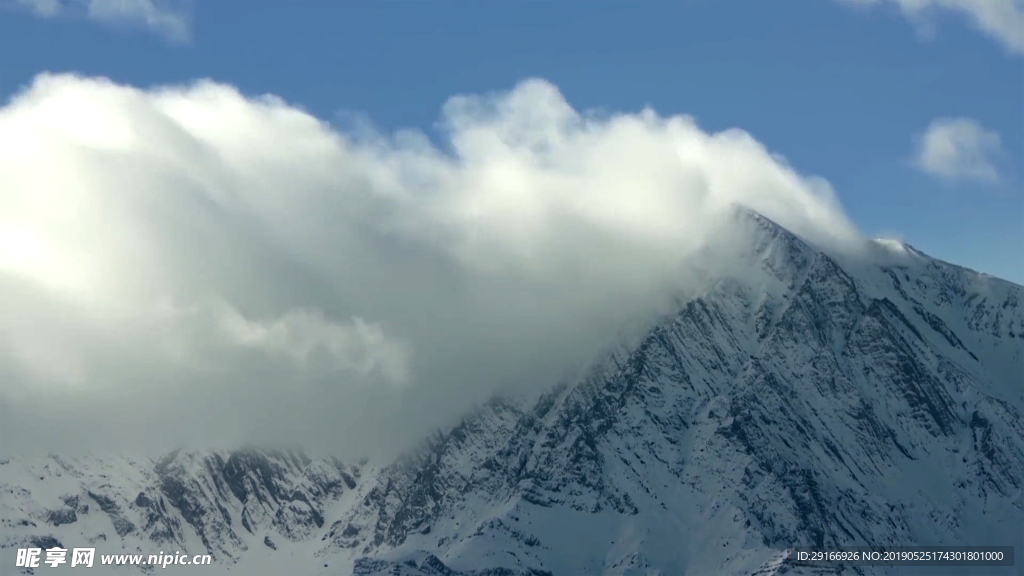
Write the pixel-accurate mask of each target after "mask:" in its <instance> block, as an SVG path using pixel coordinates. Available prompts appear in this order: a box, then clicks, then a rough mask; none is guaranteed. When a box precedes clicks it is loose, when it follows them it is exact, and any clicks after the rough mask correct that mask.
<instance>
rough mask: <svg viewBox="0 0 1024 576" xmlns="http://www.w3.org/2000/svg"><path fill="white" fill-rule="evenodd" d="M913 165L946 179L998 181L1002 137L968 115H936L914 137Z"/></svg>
mask: <svg viewBox="0 0 1024 576" xmlns="http://www.w3.org/2000/svg"><path fill="white" fill-rule="evenodd" d="M914 140H915V143H916V147H917V149H916V151H915V153H914V165H915V166H916V167H917V168H918V169H919V170H921V171H922V172H924V173H926V174H929V175H931V176H934V177H936V178H940V179H943V180H949V181H963V180H973V181H977V182H985V183H995V182H998V181H999V169H998V168H997V161H998V160H999V158H1000V157H1001V156H1002V155H1003V149H1002V138H1000V136H999V133H998V132H996V131H994V130H988V129H986V128H985V127H983V126H982V125H981V124H979V123H978V122H977V121H976V120H973V119H971V118H937V119H935V120H933V121H932V122H931V123H930V124H929V125H928V127H927V128H926V129H925V130H924V132H922V133H921V134H918V135H916V136H915V137H914Z"/></svg>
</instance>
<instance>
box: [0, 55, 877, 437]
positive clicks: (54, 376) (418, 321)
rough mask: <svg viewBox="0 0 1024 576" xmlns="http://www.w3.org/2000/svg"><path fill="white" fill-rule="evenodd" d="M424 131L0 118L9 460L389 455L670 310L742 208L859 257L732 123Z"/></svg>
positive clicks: (464, 99)
mask: <svg viewBox="0 0 1024 576" xmlns="http://www.w3.org/2000/svg"><path fill="white" fill-rule="evenodd" d="M441 124H442V125H443V126H444V128H443V130H442V131H441V132H440V133H439V135H440V137H441V139H442V141H443V147H438V146H436V145H435V144H433V143H431V142H430V141H429V140H428V138H427V137H426V135H424V134H422V133H420V132H417V131H411V130H407V131H399V132H397V133H395V134H380V133H376V132H374V131H372V130H371V131H368V132H366V131H364V132H362V133H360V134H358V135H356V134H349V133H344V132H339V131H338V130H336V129H335V128H333V127H331V126H330V125H328V124H326V123H324V122H323V121H321V120H319V119H317V118H315V117H313V116H310V115H308V114H306V113H305V112H302V111H301V110H299V109H297V108H294V107H291V106H289V105H288V104H286V103H285V102H283V101H281V100H280V99H278V98H274V97H269V96H266V97H258V98H250V97H246V96H244V95H242V94H240V93H239V92H238V91H237V90H235V89H234V88H233V87H231V86H227V85H223V84H216V83H213V82H199V83H197V84H194V85H191V86H186V87H169V88H159V89H152V90H141V89H137V88H133V87H130V86H123V85H117V84H114V83H112V82H110V81H107V80H104V79H96V78H81V77H76V76H70V75H42V76H40V77H38V78H37V79H36V80H35V82H34V83H33V84H32V86H31V87H29V88H28V89H27V90H26V91H24V92H23V93H21V94H20V95H18V96H16V97H15V98H14V99H13V100H12V101H11V102H10V103H9V104H7V105H6V106H4V108H3V109H2V110H0V292H2V293H3V294H4V295H5V296H4V298H3V299H2V300H0V380H3V381H4V382H5V384H4V386H3V387H2V388H0V395H2V397H0V400H2V401H0V409H2V410H3V414H0V426H2V427H3V434H2V436H3V437H4V445H5V448H12V449H14V448H18V447H20V446H23V445H24V443H25V442H31V443H37V444H42V445H46V444H47V442H50V444H51V445H58V446H64V447H65V448H66V447H68V446H69V443H70V445H74V443H75V442H76V441H79V442H83V443H84V446H83V447H88V446H90V445H92V446H95V445H108V446H109V445H110V443H111V442H114V441H115V439H119V440H120V441H122V442H123V441H126V440H142V439H149V440H153V439H158V440H160V441H163V442H170V443H172V444H175V443H178V442H184V443H190V444H204V443H223V444H224V445H234V444H237V443H240V442H243V441H245V442H251V443H261V442H275V443H288V442H294V443H297V444H301V445H304V446H308V447H311V448H315V447H316V446H324V445H330V446H331V448H332V450H334V451H342V452H345V451H346V450H347V451H352V450H359V451H366V450H371V449H373V448H374V446H372V445H370V444H372V443H378V444H383V445H388V446H396V445H400V444H401V443H402V441H403V440H406V441H407V440H408V439H410V438H421V437H422V435H423V434H424V433H425V432H426V431H428V430H430V429H431V428H432V427H433V426H438V425H441V424H443V423H444V422H445V420H446V418H450V417H454V416H455V415H458V414H461V413H462V412H464V411H465V410H466V409H468V408H470V407H471V406H472V404H473V403H476V402H481V401H484V400H486V399H488V397H490V396H491V394H492V393H493V392H494V391H495V390H498V389H502V388H506V387H509V386H512V387H522V386H526V387H527V388H530V387H538V386H539V387H544V386H547V385H551V384H553V383H554V381H557V380H558V379H560V378H562V377H566V376H568V375H569V374H570V373H571V372H572V371H574V370H577V369H579V368H581V367H583V366H584V365H586V364H587V363H588V361H589V360H591V358H593V356H594V355H595V354H597V353H598V352H599V350H600V349H601V347H603V346H605V345H607V344H608V343H609V339H610V338H611V337H613V336H615V335H616V334H621V330H622V329H623V328H624V327H631V326H632V327H637V326H643V325H644V324H646V323H648V322H650V321H652V320H653V319H654V318H655V317H656V315H657V314H659V313H660V312H664V311H668V310H670V309H672V307H673V306H677V305H678V301H677V300H676V299H677V298H679V297H681V295H682V292H681V291H683V292H685V290H687V289H688V288H687V287H688V286H691V285H693V284H694V281H695V279H696V278H699V277H700V273H701V272H702V271H704V272H705V273H707V274H712V272H711V271H709V270H708V268H714V270H715V273H714V274H713V275H715V276H717V275H718V273H717V272H718V271H719V268H718V267H720V266H723V265H725V262H727V259H724V258H714V259H711V258H702V257H700V254H702V250H704V249H705V248H707V247H708V246H709V245H714V246H718V247H723V246H726V245H728V244H729V240H730V238H734V236H733V234H734V232H735V231H734V230H733V229H732V228H730V225H729V223H730V222H734V220H731V219H730V218H731V216H730V215H731V214H732V207H733V206H734V205H735V204H737V203H738V204H742V205H745V206H748V207H750V208H753V209H756V210H758V211H760V212H762V213H763V214H765V215H767V216H769V217H771V218H773V219H775V220H776V221H778V222H780V223H781V224H783V225H785V226H787V227H789V228H791V229H793V230H795V231H797V232H800V233H803V234H805V235H807V236H808V237H811V238H815V239H817V240H819V241H821V242H832V243H838V244H845V243H850V242H851V241H852V242H853V244H856V243H857V242H859V240H860V236H859V234H858V233H857V232H856V230H855V229H854V228H853V226H852V225H851V224H850V223H849V222H848V220H847V219H846V217H845V215H844V214H843V212H842V210H841V209H840V207H839V206H838V204H837V202H836V200H835V198H834V195H833V192H832V190H831V188H830V186H829V185H828V183H827V182H824V181H823V180H821V179H818V178H811V177H805V176H802V175H800V174H798V173H797V172H795V171H794V170H793V169H792V168H790V167H789V166H788V165H786V164H785V162H784V161H783V160H781V159H780V157H778V156H776V155H773V154H772V153H770V152H769V151H768V150H767V149H766V148H765V147H764V146H762V145H761V144H760V143H758V142H757V141H755V140H754V139H753V138H752V137H751V136H750V135H749V134H747V133H745V132H743V131H741V130H735V129H734V130H727V131H724V132H719V133H708V132H704V131H703V130H701V129H700V128H699V127H698V126H697V124H696V123H695V122H694V120H693V119H692V118H689V117H685V116H673V117H660V116H658V115H657V114H656V113H654V112H653V111H650V110H645V111H641V112H638V113H623V114H614V115H592V114H587V113H582V112H579V111H577V110H575V109H573V108H572V107H571V106H570V105H569V104H568V103H567V102H566V100H565V99H564V98H563V97H562V95H561V93H560V92H559V91H558V89H557V88H555V87H554V86H553V85H551V84H550V83H547V82H545V81H542V80H530V81H526V82H523V83H521V84H519V85H518V86H516V87H515V88H514V89H513V90H511V91H509V92H505V93H500V94H495V95H491V96H456V97H453V98H451V99H449V101H448V102H447V104H446V105H445V107H444V109H443V113H442V118H441ZM737 240H738V238H737ZM746 244H747V243H746V242H738V243H737V244H736V246H740V245H746ZM47 397H50V398H59V399H60V400H59V401H54V402H49V403H43V404H40V399H41V398H47ZM376 448H378V449H380V448H381V446H376ZM349 453H351V452H349Z"/></svg>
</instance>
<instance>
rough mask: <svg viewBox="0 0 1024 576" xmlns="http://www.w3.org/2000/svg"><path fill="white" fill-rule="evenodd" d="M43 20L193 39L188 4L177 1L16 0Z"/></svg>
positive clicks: (173, 39) (168, 37) (167, 37)
mask: <svg viewBox="0 0 1024 576" xmlns="http://www.w3.org/2000/svg"><path fill="white" fill-rule="evenodd" d="M16 3H17V4H18V5H20V6H22V7H24V8H27V9H29V10H31V11H32V12H33V13H34V14H36V15H37V16H40V17H43V18H59V17H70V18H88V19H89V20H93V21H95V22H98V23H101V24H105V25H108V26H118V27H138V28H145V29H148V30H151V31H153V32H155V33H157V34H159V35H160V36H162V37H164V38H166V39H167V40H169V41H171V42H177V43H187V42H188V41H189V40H190V38H191V30H190V17H189V11H188V5H187V4H186V3H185V2H182V1H180V0H179V1H174V0H17V2H16Z"/></svg>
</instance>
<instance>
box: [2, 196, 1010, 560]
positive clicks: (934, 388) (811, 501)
mask: <svg viewBox="0 0 1024 576" xmlns="http://www.w3.org/2000/svg"><path fill="white" fill-rule="evenodd" d="M747 218H748V219H749V224H750V225H751V226H753V228H754V231H755V241H754V243H753V246H752V247H751V249H750V250H748V251H746V252H745V253H744V256H743V257H744V258H747V259H748V260H747V261H745V262H743V263H742V264H743V267H744V268H745V269H746V270H748V272H749V271H753V272H751V273H748V274H744V278H743V279H742V281H741V280H738V279H731V278H722V279H721V280H719V281H717V282H715V284H714V286H713V287H712V288H710V289H709V290H708V291H707V293H706V294H704V295H703V296H701V297H699V298H696V299H692V300H690V301H688V302H686V303H685V304H683V305H681V309H679V310H678V312H677V313H676V314H674V315H673V316H671V317H669V318H666V319H665V320H664V321H663V322H661V323H659V324H658V325H656V326H655V327H653V328H652V329H651V330H650V331H649V333H647V335H646V337H645V338H643V340H642V341H641V342H639V343H637V344H635V345H630V346H621V347H619V348H617V349H616V350H614V351H613V352H610V353H609V354H608V355H607V357H605V358H603V359H602V360H601V361H600V362H598V363H597V364H595V365H594V366H593V368H592V369H591V370H590V371H589V373H588V375H587V376H586V377H585V378H581V379H580V380H578V381H575V382H567V383H565V384H563V385H561V386H559V387H558V388H556V389H554V390H551V391H549V392H547V393H546V394H544V395H542V396H541V397H540V398H533V399H531V400H529V401H526V400H518V399H517V400H512V399H507V398H496V399H495V400H493V401H492V402H490V403H488V404H487V405H485V406H482V407H480V408H479V409H478V410H476V411H475V412H474V413H472V414H469V415H467V417H466V418H465V419H464V420H463V421H462V422H461V423H460V424H459V425H457V426H455V427H453V428H452V429H450V430H447V431H445V432H444V433H439V434H438V435H437V436H436V437H434V438H431V439H430V440H429V442H427V443H426V444H425V445H424V446H423V447H422V448H421V449H420V450H418V451H416V452H414V453H411V454H407V455H406V456H404V457H403V458H401V459H399V460H398V461H396V462H388V463H378V462H339V461H336V460H333V459H311V458H308V457H306V456H304V455H302V454H299V453H284V452H259V451H252V450H246V451H237V452H230V453H221V452H213V453H196V452H188V451H184V450H182V451H177V452H174V453H172V454H169V455H166V456H165V457H162V458H158V459H151V458H144V457H138V458H131V457H125V456H123V455H118V456H104V455H97V454H93V455H79V456H74V457H72V456H62V455H51V456H49V457H47V458H17V457H12V458H9V459H6V460H2V461H0V517H2V523H3V527H2V530H3V532H2V540H0V546H2V548H3V551H2V552H3V554H2V558H0V560H2V562H3V564H2V565H3V567H4V568H3V570H2V572H3V573H4V574H7V573H10V571H12V570H13V569H12V568H11V567H13V566H14V549H16V548H19V547H25V546H37V547H43V548H46V547H50V546H52V545H54V544H59V545H61V546H64V547H81V546H95V547H96V548H97V553H98V554H99V553H107V554H109V553H116V552H118V551H121V550H124V551H128V552H137V553H141V554H151V553H152V554H155V553H157V552H159V551H165V552H170V551H183V552H187V553H189V554H211V555H212V556H213V558H214V561H213V565H212V566H210V567H207V568H205V570H207V571H206V572H204V571H203V570H204V569H200V568H197V567H180V568H179V569H178V571H180V572H181V573H188V574H200V573H219V574H224V573H238V574H349V573H357V574H474V575H484V574H494V575H497V574H548V573H550V574H556V575H573V574H666V575H668V574H698V575H704V574H723V575H729V574H737V575H738V574H760V575H765V576H766V575H770V574H783V573H834V572H827V571H826V572H815V571H814V570H812V569H805V568H797V567H793V566H790V565H788V564H787V563H784V562H781V560H782V559H783V558H784V557H785V555H786V549H787V548H788V547H791V546H796V545H810V544H817V545H867V544H873V545H893V546H898V545H940V544H944V545H997V544H998V545H1015V546H1016V547H1017V548H1016V550H1017V551H1018V555H1020V554H1022V553H1024V420H1022V412H1024V308H1022V307H1021V300H1022V298H1024V288H1022V287H1021V286H1018V285H1015V284H1012V283H1010V282H1006V281H1003V280H999V279H996V278H992V277H989V276H986V275H984V274H979V273H976V272H974V271H971V270H967V269H964V268H960V267H958V266H955V265H952V264H948V263H945V262H941V261H938V260H935V259H932V258H930V257H928V256H926V255H924V254H922V253H920V252H918V251H916V250H915V249H913V248H912V247H910V246H908V245H905V244H903V243H899V242H891V241H876V242H874V243H872V245H871V247H870V250H869V253H868V254H867V255H865V254H858V255H857V256H852V255H841V254H834V253H826V252H827V251H824V250H821V249H818V248H815V247H812V246H811V245H809V244H808V243H806V242H805V241H803V240H801V239H800V238H798V237H797V236H795V235H793V234H791V233H790V232H788V231H786V230H785V229H783V228H781V227H779V226H778V225H776V224H774V223H773V222H771V221H769V220H767V219H765V218H763V217H760V216H758V215H755V214H748V215H747ZM108 568H109V567H108ZM103 569H104V568H103V567H95V568H94V569H93V572H95V573H100V570H103ZM141 569H142V570H143V571H145V572H148V573H153V572H154V571H156V572H160V571H163V570H164V569H161V568H155V569H154V568H152V567H144V568H141ZM112 570H113V573H130V572H131V571H133V570H134V571H136V572H137V571H138V570H140V568H124V567H120V568H117V569H112ZM167 570H172V571H173V567H172V568H168V569H167ZM800 570H806V572H800ZM929 570H930V571H929ZM986 570H987V571H979V570H978V569H974V568H959V569H955V570H953V573H961V574H977V573H1002V574H1008V573H1009V574H1020V573H1024V563H1022V561H1021V559H1020V558H1018V559H1017V566H1015V567H1012V568H1001V569H986ZM36 571H37V573H47V572H50V571H54V572H55V571H56V570H53V569H51V568H49V567H42V568H38V569H36ZM847 571H848V573H870V574H883V573H901V574H902V573H935V569H928V570H925V569H920V570H918V571H917V572H914V571H913V570H911V569H901V571H900V570H896V569H893V568H857V569H852V568H848V569H847Z"/></svg>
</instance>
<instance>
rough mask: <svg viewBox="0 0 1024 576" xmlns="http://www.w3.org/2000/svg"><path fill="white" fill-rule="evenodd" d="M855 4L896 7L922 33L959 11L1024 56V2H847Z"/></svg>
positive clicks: (950, 0)
mask: <svg viewBox="0 0 1024 576" xmlns="http://www.w3.org/2000/svg"><path fill="white" fill-rule="evenodd" d="M844 1H846V2H848V3H851V4H861V5H876V4H893V5H896V6H898V7H899V9H900V11H902V12H903V14H904V15H905V16H906V17H907V18H908V19H909V20H910V21H911V22H913V23H914V24H915V25H916V26H918V28H919V30H921V31H925V32H930V31H932V30H934V27H935V22H934V17H935V14H937V13H939V12H942V11H948V12H956V13H959V14H961V15H964V16H966V17H967V18H969V19H970V20H971V22H972V23H973V24H974V26H975V27H976V28H978V30H980V31H981V32H983V33H985V34H986V35H988V36H989V37H991V38H992V39H994V40H996V41H997V42H999V43H1000V44H1002V45H1003V46H1004V47H1005V48H1006V49H1007V50H1008V51H1009V52H1011V53H1013V54H1017V55H1024V0H844Z"/></svg>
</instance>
